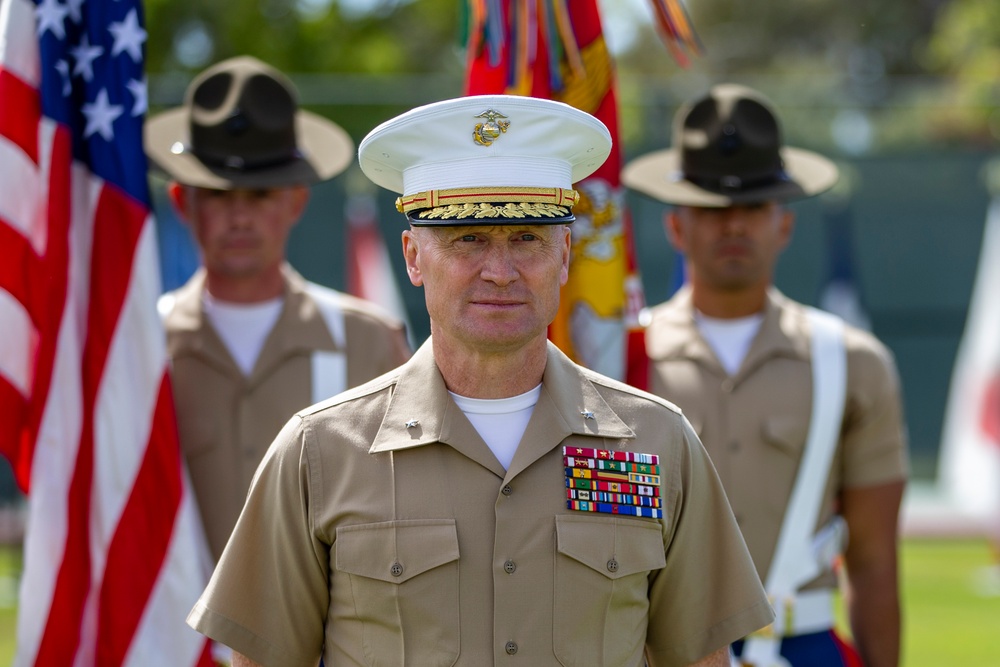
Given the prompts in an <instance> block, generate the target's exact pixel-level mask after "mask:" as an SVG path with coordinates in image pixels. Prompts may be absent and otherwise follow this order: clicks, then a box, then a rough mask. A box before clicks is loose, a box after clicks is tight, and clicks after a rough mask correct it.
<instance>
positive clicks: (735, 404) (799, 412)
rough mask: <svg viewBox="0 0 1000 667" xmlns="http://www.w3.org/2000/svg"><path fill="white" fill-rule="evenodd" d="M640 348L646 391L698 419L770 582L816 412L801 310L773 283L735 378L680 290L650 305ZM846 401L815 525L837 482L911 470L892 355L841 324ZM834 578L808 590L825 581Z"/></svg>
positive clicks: (827, 512) (867, 481) (828, 513)
mask: <svg viewBox="0 0 1000 667" xmlns="http://www.w3.org/2000/svg"><path fill="white" fill-rule="evenodd" d="M651 314H652V320H651V322H650V324H649V326H648V328H647V330H646V350H647V353H648V355H649V358H650V360H651V363H652V364H653V373H652V378H651V381H652V391H653V393H655V394H657V395H658V396H663V397H665V398H668V399H669V400H671V401H673V402H674V403H676V404H677V405H678V406H679V407H680V408H681V409H682V410H683V411H684V415H685V416H686V417H687V418H688V419H689V420H690V421H691V423H692V424H693V425H694V428H695V430H696V431H697V432H698V435H699V436H700V437H701V440H702V442H703V443H704V445H705V448H706V449H707V450H708V453H709V455H710V456H711V457H712V461H713V462H714V463H715V467H716V469H717V470H718V472H719V476H720V477H721V479H722V483H723V486H725V488H726V492H727V494H728V495H729V500H730V502H731V503H732V507H733V512H734V513H735V515H736V519H737V521H738V522H739V524H740V528H741V529H742V530H743V536H744V537H745V538H746V542H747V546H748V547H749V549H750V554H751V555H752V556H753V559H754V562H755V563H756V564H757V571H758V573H759V574H760V576H761V579H766V577H767V572H768V568H769V566H770V563H771V558H772V557H773V555H774V549H775V546H776V544H777V540H778V533H779V530H780V528H781V523H782V520H783V518H784V514H785V507H786V505H787V503H788V499H789V497H790V496H791V492H792V486H793V484H794V482H795V476H796V473H797V471H798V464H799V461H800V459H801V458H802V452H803V449H804V446H805V441H806V437H807V434H808V430H809V418H810V412H811V409H812V375H811V373H812V371H811V365H810V355H811V353H810V340H809V331H808V323H807V321H806V312H805V309H804V307H803V306H802V305H800V304H798V303H795V302H794V301H791V300H789V299H787V298H786V297H784V296H783V295H782V294H780V293H779V292H777V291H776V290H772V291H771V292H770V293H769V294H768V303H767V306H766V309H765V312H764V320H763V322H762V323H761V326H760V330H759V331H758V333H757V336H756V338H755V339H754V340H753V343H752V344H751V346H750V349H749V350H748V352H747V356H746V358H745V359H744V360H743V363H742V365H741V366H740V368H739V370H738V371H737V373H736V374H735V375H733V376H729V375H727V373H726V371H725V370H723V367H722V365H721V364H720V363H719V361H718V359H717V358H716V356H715V354H714V352H713V351H712V349H711V346H710V345H709V344H708V342H706V341H705V339H704V338H703V337H702V336H701V334H700V332H699V331H698V327H697V325H696V324H695V320H694V308H693V306H692V304H691V293H690V291H689V289H688V288H684V289H682V290H681V291H680V292H679V293H678V294H677V295H675V296H674V298H673V299H671V300H670V301H668V302H667V303H664V304H661V305H659V306H657V307H655V308H653V309H652V312H651ZM845 346H846V351H847V398H846V403H845V406H844V416H843V421H842V425H841V433H840V439H839V442H838V445H837V450H836V453H835V454H834V458H833V461H832V464H831V468H830V473H829V478H828V480H827V483H826V487H825V490H824V492H823V493H824V496H823V501H822V505H821V509H820V516H819V523H818V526H817V528H819V527H821V526H822V525H824V524H825V523H826V522H827V521H829V520H830V518H831V517H832V516H833V515H834V513H835V512H836V498H837V494H838V492H839V491H840V490H841V489H844V488H848V487H862V486H871V485H877V484H885V483H889V482H895V481H898V480H901V479H904V478H905V477H906V475H907V456H906V434H905V430H904V427H903V422H902V409H901V406H900V389H899V379H898V377H897V374H896V368H895V364H894V362H893V359H892V355H891V353H890V352H889V351H888V350H887V349H886V348H885V346H884V345H882V344H881V343H880V342H878V341H877V340H876V339H875V338H874V337H873V336H871V335H870V334H868V333H866V332H864V331H861V330H858V329H855V328H852V327H846V328H845ZM835 585H836V580H835V578H834V577H833V575H832V573H829V572H828V573H826V574H825V575H822V576H821V579H820V580H819V581H816V582H813V583H812V584H811V585H810V587H817V586H822V587H833V586H835Z"/></svg>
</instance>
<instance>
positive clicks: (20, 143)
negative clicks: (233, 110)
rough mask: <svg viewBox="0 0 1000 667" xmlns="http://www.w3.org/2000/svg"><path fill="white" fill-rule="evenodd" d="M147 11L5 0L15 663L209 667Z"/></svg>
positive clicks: (6, 333) (3, 406) (1, 344)
mask: <svg viewBox="0 0 1000 667" xmlns="http://www.w3.org/2000/svg"><path fill="white" fill-rule="evenodd" d="M145 40H146V32H145V30H144V29H143V27H142V8H141V5H140V4H139V2H138V0H114V1H112V0H40V1H39V2H37V4H36V3H34V2H31V1H30V0H0V450H2V451H3V452H4V453H5V454H6V455H7V456H8V458H9V459H10V461H11V463H12V465H13V467H14V471H15V474H16V476H17V480H18V483H19V484H20V486H21V488H22V489H23V490H24V491H26V492H27V493H28V499H29V501H28V517H27V526H26V535H25V544H24V563H25V565H24V571H23V573H22V581H21V590H20V595H19V613H18V629H17V633H18V637H17V656H16V658H15V664H16V665H19V666H23V665H45V666H48V665H55V666H60V667H62V666H74V665H75V666H81V667H83V666H89V665H101V666H104V665H123V664H126V665H133V664H135V665H138V664H142V665H171V666H177V665H195V664H206V665H207V664H210V663H209V661H208V645H207V643H206V641H205V640H204V638H203V637H201V636H200V635H198V634H197V633H195V632H194V631H193V630H191V629H189V628H188V627H187V626H186V625H185V623H184V618H185V616H186V614H187V612H188V610H189V609H190V608H191V606H192V605H193V604H194V601H195V600H196V598H197V596H198V594H199V592H200V591H201V589H202V587H203V585H204V582H205V580H206V574H207V570H208V567H209V565H208V561H207V555H206V552H205V551H204V537H203V535H202V532H201V526H200V524H199V523H198V519H197V513H196V511H195V509H194V506H193V499H192V497H191V495H190V493H188V491H187V488H188V487H187V482H186V479H185V475H184V469H183V464H182V461H181V457H180V453H179V446H178V441H177V434H176V427H175V423H174V412H173V403H172V397H171V388H170V383H169V378H168V375H167V373H166V368H167V357H166V345H165V338H164V335H163V330H162V327H161V324H160V321H159V319H158V316H157V314H156V305H155V304H156V298H157V295H158V294H159V292H160V285H159V275H158V270H159V269H158V261H157V253H156V245H155V244H156V237H155V230H154V223H153V218H152V215H151V213H150V200H149V191H148V185H147V181H146V159H145V157H144V154H143V150H142V121H143V116H144V113H145V110H146V92H145V91H146V84H145V79H144V75H143V49H144V43H145Z"/></svg>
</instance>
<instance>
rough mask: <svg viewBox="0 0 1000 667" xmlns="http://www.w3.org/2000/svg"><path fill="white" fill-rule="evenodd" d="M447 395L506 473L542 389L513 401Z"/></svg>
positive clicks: (511, 399)
mask: <svg viewBox="0 0 1000 667" xmlns="http://www.w3.org/2000/svg"><path fill="white" fill-rule="evenodd" d="M448 393H449V394H451V397H452V398H453V399H454V400H455V403H456V404H458V407H459V408H460V409H461V410H462V412H464V413H465V416H466V417H468V418H469V421H470V422H472V425H473V426H475V427H476V431H477V432H478V433H479V436H480V437H481V438H482V439H483V440H484V441H485V442H486V444H487V445H489V447H490V449H491V450H492V451H493V455H494V456H496V457H497V460H498V461H500V463H501V464H502V465H503V467H504V470H506V469H507V468H509V467H510V462H511V461H512V460H513V459H514V452H515V451H517V445H518V443H520V442H521V436H523V435H524V429H526V428H527V427H528V420H529V419H531V412H532V410H534V409H535V403H537V402H538V397H539V396H540V395H541V393H542V385H538V386H537V387H535V388H534V389H532V390H531V391H528V392H525V393H523V394H520V395H518V396H511V397H510V398H492V399H486V398H468V397H466V396H459V395H458V394H455V393H452V392H450V391H449V392H448Z"/></svg>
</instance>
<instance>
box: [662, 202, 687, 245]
mask: <svg viewBox="0 0 1000 667" xmlns="http://www.w3.org/2000/svg"><path fill="white" fill-rule="evenodd" d="M663 229H664V231H665V232H666V233H667V239H668V240H669V241H670V245H672V246H674V250H676V251H677V252H680V253H683V252H684V229H683V223H682V222H681V217H680V215H679V214H678V213H677V209H676V208H672V209H670V210H668V211H667V212H666V213H665V214H664V215H663Z"/></svg>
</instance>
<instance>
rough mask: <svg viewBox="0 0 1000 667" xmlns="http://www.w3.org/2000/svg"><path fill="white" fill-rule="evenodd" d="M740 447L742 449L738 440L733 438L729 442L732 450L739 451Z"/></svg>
mask: <svg viewBox="0 0 1000 667" xmlns="http://www.w3.org/2000/svg"><path fill="white" fill-rule="evenodd" d="M739 449H740V443H738V442H737V441H735V440H733V441H732V442H730V443H729V450H730V451H733V452H738V451H739Z"/></svg>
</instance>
